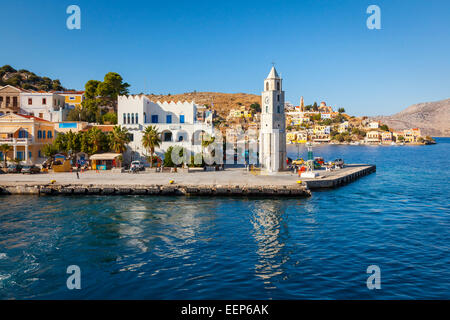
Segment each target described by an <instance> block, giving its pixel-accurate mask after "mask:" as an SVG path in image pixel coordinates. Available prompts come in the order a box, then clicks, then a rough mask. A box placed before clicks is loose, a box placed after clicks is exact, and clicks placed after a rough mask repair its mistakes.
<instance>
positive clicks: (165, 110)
mask: <svg viewBox="0 0 450 320" xmlns="http://www.w3.org/2000/svg"><path fill="white" fill-rule="evenodd" d="M117 117H118V124H119V125H121V126H123V127H125V128H127V129H128V131H129V132H130V134H131V135H132V141H131V142H130V143H129V145H128V146H129V147H128V150H127V152H126V154H125V157H124V160H131V159H132V160H141V161H144V162H145V161H146V157H147V156H148V155H150V154H149V152H148V150H145V148H144V147H143V146H142V136H143V133H144V130H145V128H146V127H148V126H154V127H156V128H157V130H158V131H159V132H161V141H162V142H161V145H160V148H157V149H156V150H155V152H156V154H157V155H159V156H162V155H163V154H164V152H165V151H166V150H167V149H168V148H169V147H171V146H182V147H184V148H187V149H188V150H191V151H195V150H196V149H198V146H201V134H202V132H205V133H208V134H209V135H213V125H212V114H211V115H210V116H209V117H208V118H206V119H205V120H204V121H198V120H197V105H196V104H195V103H194V102H187V101H185V102H176V103H175V102H159V101H158V102H153V101H151V100H150V99H149V98H148V97H147V96H145V95H130V96H119V97H118V112H117Z"/></svg>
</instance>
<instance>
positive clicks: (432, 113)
mask: <svg viewBox="0 0 450 320" xmlns="http://www.w3.org/2000/svg"><path fill="white" fill-rule="evenodd" d="M375 119H376V120H381V121H382V122H383V123H385V124H387V125H388V126H389V127H390V128H393V129H395V130H403V129H409V128H420V129H421V131H422V134H424V135H430V136H433V137H450V99H446V100H441V101H435V102H424V103H418V104H414V105H412V106H410V107H408V108H406V109H405V110H403V111H401V112H399V113H396V114H394V115H392V116H379V117H375Z"/></svg>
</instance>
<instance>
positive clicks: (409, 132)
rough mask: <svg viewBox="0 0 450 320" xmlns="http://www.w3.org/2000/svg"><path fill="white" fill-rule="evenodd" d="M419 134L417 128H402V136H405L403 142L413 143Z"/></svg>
mask: <svg viewBox="0 0 450 320" xmlns="http://www.w3.org/2000/svg"><path fill="white" fill-rule="evenodd" d="M420 136H421V135H420V129H419V128H414V129H406V130H403V137H404V138H405V142H409V143H415V142H417V141H418V139H419V137H420Z"/></svg>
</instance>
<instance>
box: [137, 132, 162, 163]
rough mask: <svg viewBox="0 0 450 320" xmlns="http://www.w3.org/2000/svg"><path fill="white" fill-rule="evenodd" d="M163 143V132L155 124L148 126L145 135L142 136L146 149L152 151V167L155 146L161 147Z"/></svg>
mask: <svg viewBox="0 0 450 320" xmlns="http://www.w3.org/2000/svg"><path fill="white" fill-rule="evenodd" d="M160 143H161V133H160V132H158V129H156V127H154V126H148V127H147V128H145V130H144V136H143V137H142V145H143V146H144V148H145V149H147V150H149V151H150V154H151V160H150V167H152V166H153V154H154V153H155V148H157V147H159V144H160Z"/></svg>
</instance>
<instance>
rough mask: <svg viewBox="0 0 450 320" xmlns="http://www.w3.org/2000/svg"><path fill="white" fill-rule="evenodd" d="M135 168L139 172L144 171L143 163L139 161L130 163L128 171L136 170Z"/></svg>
mask: <svg viewBox="0 0 450 320" xmlns="http://www.w3.org/2000/svg"><path fill="white" fill-rule="evenodd" d="M136 168H137V169H138V170H140V171H142V170H145V168H144V163H143V162H141V161H139V160H134V161H133V162H131V166H130V170H136Z"/></svg>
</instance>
